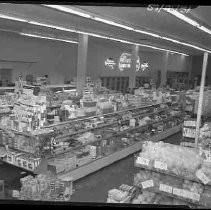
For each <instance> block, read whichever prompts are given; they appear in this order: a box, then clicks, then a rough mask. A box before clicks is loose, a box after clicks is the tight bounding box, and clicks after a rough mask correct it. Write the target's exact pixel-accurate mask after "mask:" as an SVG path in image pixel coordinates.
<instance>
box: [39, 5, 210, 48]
mask: <svg viewBox="0 0 211 210" xmlns="http://www.w3.org/2000/svg"><path fill="white" fill-rule="evenodd" d="M43 6H46V7H51V8H55V9H58V10H61V11H65V12H68V13H71V14H77V15H79V16H82V17H86V18H89V19H92V20H96V21H100V22H103V23H106V24H109V25H113V26H117V27H120V28H124V29H126V30H130V31H134V32H137V33H141V34H146V35H149V36H153V37H156V38H160V39H163V40H166V41H170V42H173V43H177V44H181V45H185V46H189V47H192V48H195V49H198V50H200V51H203V52H204V51H205V52H210V51H208V50H206V49H203V48H200V47H197V46H195V45H191V44H188V45H187V44H186V43H184V42H180V41H178V40H175V39H171V38H168V37H164V36H160V35H158V34H155V33H151V32H147V31H143V30H139V29H135V28H133V27H129V26H126V25H123V24H120V23H117V22H114V21H110V20H106V19H104V18H99V17H92V16H91V15H88V14H86V13H84V12H78V11H76V10H73V9H69V8H66V7H65V6H60V5H43ZM163 9H164V10H165V11H167V12H169V13H171V14H173V15H175V16H177V17H178V18H180V19H183V20H184V21H186V22H188V23H190V24H191V25H193V26H196V27H198V28H200V29H201V30H203V31H205V32H208V31H209V33H211V31H210V30H209V29H207V28H205V27H201V26H200V25H199V24H198V23H197V22H196V21H194V20H191V19H190V18H188V17H186V16H185V15H183V14H181V13H179V12H177V11H176V10H169V9H167V8H163Z"/></svg>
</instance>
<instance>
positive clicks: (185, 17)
mask: <svg viewBox="0 0 211 210" xmlns="http://www.w3.org/2000/svg"><path fill="white" fill-rule="evenodd" d="M164 10H165V11H166V12H168V13H170V14H172V15H174V16H176V17H177V18H179V19H181V20H183V21H185V22H187V23H189V24H190V25H192V26H194V27H196V28H198V29H200V30H202V31H204V32H206V33H208V34H211V30H210V29H208V28H206V27H204V26H201V25H200V24H199V23H197V22H196V21H195V20H192V19H191V18H189V17H187V16H185V15H183V14H181V13H180V12H178V11H175V10H169V9H164Z"/></svg>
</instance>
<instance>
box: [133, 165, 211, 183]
mask: <svg viewBox="0 0 211 210" xmlns="http://www.w3.org/2000/svg"><path fill="white" fill-rule="evenodd" d="M135 167H138V168H142V169H146V170H149V171H153V172H156V173H161V174H164V175H169V176H173V177H175V178H178V179H182V180H189V181H193V182H197V183H200V184H203V182H201V181H200V180H198V179H194V178H190V177H185V176H181V175H176V174H174V173H173V172H171V171H168V170H167V171H164V170H159V169H156V168H152V167H147V166H145V165H141V164H138V163H136V161H135ZM207 185H210V186H211V184H207Z"/></svg>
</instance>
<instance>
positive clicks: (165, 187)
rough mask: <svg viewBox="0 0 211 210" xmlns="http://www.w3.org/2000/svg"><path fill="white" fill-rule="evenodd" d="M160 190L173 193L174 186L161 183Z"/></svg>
mask: <svg viewBox="0 0 211 210" xmlns="http://www.w3.org/2000/svg"><path fill="white" fill-rule="evenodd" d="M159 190H160V191H163V192H167V193H172V191H173V188H172V187H171V186H169V185H165V184H160V187H159Z"/></svg>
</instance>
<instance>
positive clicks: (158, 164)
mask: <svg viewBox="0 0 211 210" xmlns="http://www.w3.org/2000/svg"><path fill="white" fill-rule="evenodd" d="M154 167H155V168H157V169H161V170H166V171H167V164H166V163H163V162H160V161H157V160H156V161H155V163H154Z"/></svg>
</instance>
